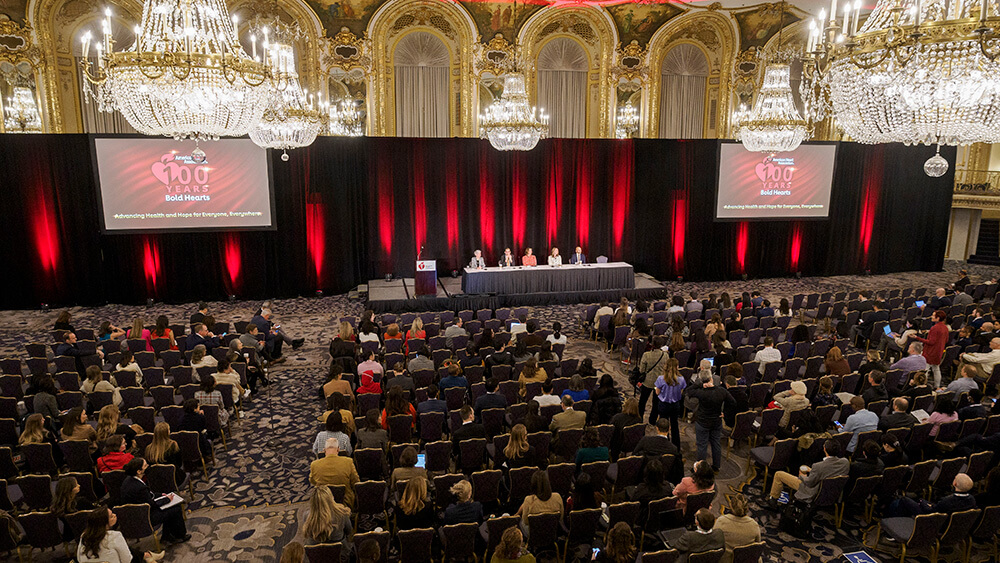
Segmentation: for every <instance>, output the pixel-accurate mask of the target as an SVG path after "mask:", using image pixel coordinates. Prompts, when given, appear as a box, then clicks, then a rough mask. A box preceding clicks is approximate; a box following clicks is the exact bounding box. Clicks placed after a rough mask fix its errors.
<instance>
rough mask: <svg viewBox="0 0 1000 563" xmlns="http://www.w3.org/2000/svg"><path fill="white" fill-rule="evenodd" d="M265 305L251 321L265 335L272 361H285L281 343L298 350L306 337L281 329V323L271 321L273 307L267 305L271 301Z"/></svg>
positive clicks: (265, 349) (268, 355)
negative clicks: (290, 333)
mask: <svg viewBox="0 0 1000 563" xmlns="http://www.w3.org/2000/svg"><path fill="white" fill-rule="evenodd" d="M264 305H265V306H264V307H261V309H260V311H258V312H257V314H256V315H254V317H253V318H252V319H250V322H251V323H253V324H255V325H257V330H259V331H260V333H261V334H263V335H264V351H265V352H266V353H267V354H266V356H265V357H266V358H267V360H268V361H269V362H271V363H277V362H283V361H285V359H284V358H282V357H281V345H282V344H283V343H284V344H289V345H291V347H292V350H298V349H299V348H300V347H301V346H302V344H303V343H304V342H305V338H295V339H293V338H292V337H290V336H288V335H287V334H285V332H284V331H283V330H281V325H278V324H274V323H272V322H271V316H272V313H271V309H269V308H268V307H267V305H269V303H264Z"/></svg>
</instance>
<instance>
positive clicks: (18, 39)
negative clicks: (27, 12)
mask: <svg viewBox="0 0 1000 563" xmlns="http://www.w3.org/2000/svg"><path fill="white" fill-rule="evenodd" d="M0 62H5V63H10V64H11V65H13V66H15V67H17V66H21V63H27V64H28V65H30V68H31V69H35V68H37V67H38V65H39V64H41V62H42V51H41V49H39V48H38V45H35V41H34V38H33V33H32V29H31V26H30V25H28V24H25V25H23V26H22V25H18V24H17V23H15V22H13V21H11V20H0Z"/></svg>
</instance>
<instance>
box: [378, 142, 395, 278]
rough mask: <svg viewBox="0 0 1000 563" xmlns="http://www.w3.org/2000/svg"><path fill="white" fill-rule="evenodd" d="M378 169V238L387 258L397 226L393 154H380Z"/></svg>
mask: <svg viewBox="0 0 1000 563" xmlns="http://www.w3.org/2000/svg"><path fill="white" fill-rule="evenodd" d="M377 158H378V167H377V168H376V170H375V177H376V185H377V186H378V187H377V189H376V192H377V193H376V195H377V196H378V218H379V221H378V238H379V242H381V243H382V250H384V251H385V254H386V257H387V258H388V257H390V256H391V255H392V230H393V228H394V226H395V223H396V220H395V204H394V202H393V190H392V154H391V153H390V152H389V151H379V152H378V157H377Z"/></svg>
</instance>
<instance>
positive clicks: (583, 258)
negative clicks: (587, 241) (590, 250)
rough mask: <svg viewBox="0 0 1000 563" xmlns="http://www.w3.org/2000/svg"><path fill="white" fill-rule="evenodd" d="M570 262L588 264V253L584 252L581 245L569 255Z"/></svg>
mask: <svg viewBox="0 0 1000 563" xmlns="http://www.w3.org/2000/svg"><path fill="white" fill-rule="evenodd" d="M569 263H570V264H586V263H587V255H586V254H584V253H583V249H582V248H580V247H579V246H578V247H576V250H574V251H573V254H572V255H571V256H570V257H569Z"/></svg>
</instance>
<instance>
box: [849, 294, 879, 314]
mask: <svg viewBox="0 0 1000 563" xmlns="http://www.w3.org/2000/svg"><path fill="white" fill-rule="evenodd" d="M871 295H872V294H871V292H870V291H862V292H861V294H860V295H859V296H858V300H857V301H851V302H850V303H848V304H847V311H858V312H860V313H864V312H865V311H871V310H872V309H873V306H872V302H871V301H869V298H870V297H871Z"/></svg>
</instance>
